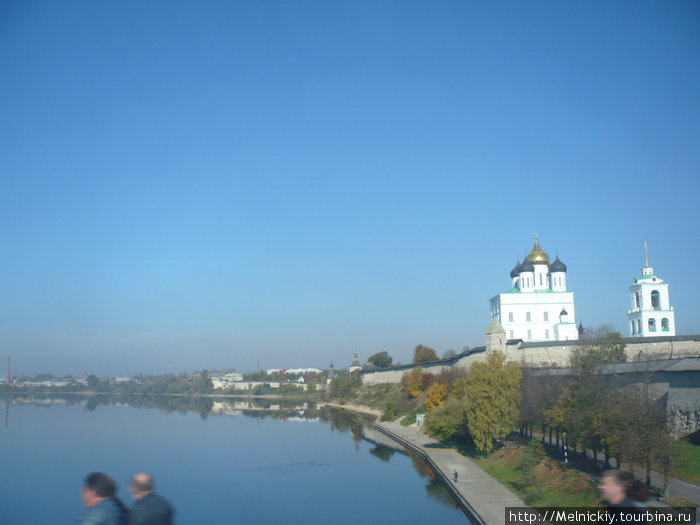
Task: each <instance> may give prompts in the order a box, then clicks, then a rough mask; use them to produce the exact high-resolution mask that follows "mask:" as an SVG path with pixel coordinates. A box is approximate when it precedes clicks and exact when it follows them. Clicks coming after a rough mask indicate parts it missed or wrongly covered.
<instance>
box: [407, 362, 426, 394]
mask: <svg viewBox="0 0 700 525" xmlns="http://www.w3.org/2000/svg"><path fill="white" fill-rule="evenodd" d="M401 384H402V385H403V388H404V391H405V392H406V393H407V394H408V395H409V396H411V397H413V398H415V397H418V396H420V395H421V394H422V393H423V391H424V390H425V388H424V387H423V369H422V368H420V367H418V368H414V369H413V370H411V371H410V372H408V373H407V374H404V375H403V377H402V378H401Z"/></svg>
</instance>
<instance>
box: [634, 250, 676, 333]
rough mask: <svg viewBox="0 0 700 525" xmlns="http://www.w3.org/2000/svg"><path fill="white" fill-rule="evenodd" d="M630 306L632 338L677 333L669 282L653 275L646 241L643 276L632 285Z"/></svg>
mask: <svg viewBox="0 0 700 525" xmlns="http://www.w3.org/2000/svg"><path fill="white" fill-rule="evenodd" d="M630 295H631V297H630V300H631V307H632V308H631V309H630V310H629V311H628V312H627V318H628V319H629V322H630V335H631V336H632V337H661V336H667V335H668V336H671V335H676V319H675V312H674V311H673V306H671V304H670V301H669V296H668V283H665V282H664V280H663V279H661V277H658V276H657V275H654V268H652V267H651V266H649V254H648V253H647V242H646V241H644V268H642V275H640V276H639V277H637V278H635V279H634V284H633V285H632V286H630Z"/></svg>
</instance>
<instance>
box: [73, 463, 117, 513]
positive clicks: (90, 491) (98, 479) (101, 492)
mask: <svg viewBox="0 0 700 525" xmlns="http://www.w3.org/2000/svg"><path fill="white" fill-rule="evenodd" d="M116 493H117V483H116V481H114V479H113V478H111V477H109V476H108V475H107V474H104V473H102V472H92V473H90V474H88V475H87V476H85V482H84V483H83V488H82V493H81V496H82V499H83V504H84V505H85V506H86V507H94V506H95V505H97V504H98V503H99V502H101V501H102V500H104V499H107V498H113V497H114V496H115V495H116Z"/></svg>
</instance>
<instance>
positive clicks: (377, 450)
mask: <svg viewBox="0 0 700 525" xmlns="http://www.w3.org/2000/svg"><path fill="white" fill-rule="evenodd" d="M369 453H370V454H372V455H373V456H374V457H375V458H379V459H380V460H382V461H385V462H387V461H389V460H390V459H391V457H392V456H393V455H394V454H396V450H394V449H393V448H391V447H387V446H386V445H380V444H379V443H377V444H376V445H375V446H374V448H371V449H369Z"/></svg>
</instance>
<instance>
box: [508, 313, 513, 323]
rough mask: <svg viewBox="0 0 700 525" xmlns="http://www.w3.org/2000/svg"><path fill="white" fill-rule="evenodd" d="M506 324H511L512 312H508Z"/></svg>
mask: <svg viewBox="0 0 700 525" xmlns="http://www.w3.org/2000/svg"><path fill="white" fill-rule="evenodd" d="M508 322H509V323H512V322H513V312H508Z"/></svg>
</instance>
